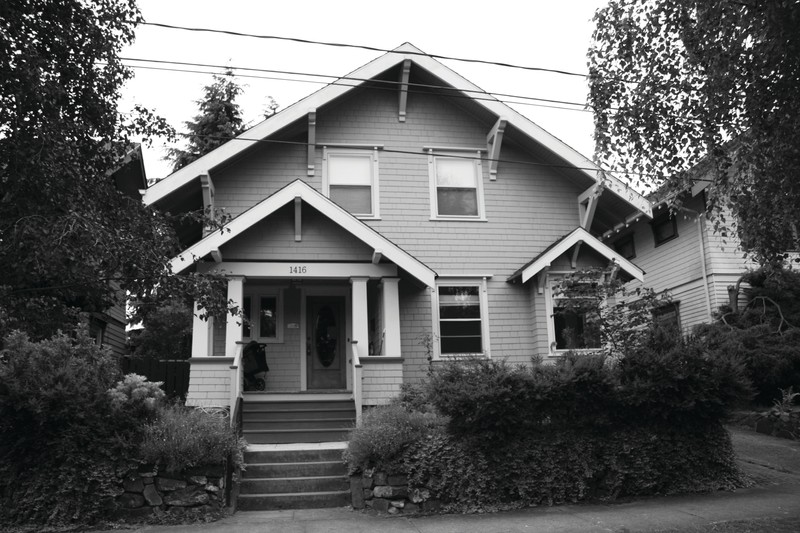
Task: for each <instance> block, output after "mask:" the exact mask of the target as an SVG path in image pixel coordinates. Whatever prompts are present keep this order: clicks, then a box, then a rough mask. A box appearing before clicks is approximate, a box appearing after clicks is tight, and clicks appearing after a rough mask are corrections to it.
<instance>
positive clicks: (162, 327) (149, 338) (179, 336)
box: [131, 299, 192, 359]
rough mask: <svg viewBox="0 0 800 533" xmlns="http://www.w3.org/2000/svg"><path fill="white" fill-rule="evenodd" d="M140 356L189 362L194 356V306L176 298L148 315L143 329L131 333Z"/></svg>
mask: <svg viewBox="0 0 800 533" xmlns="http://www.w3.org/2000/svg"><path fill="white" fill-rule="evenodd" d="M131 345H132V348H133V353H134V355H136V356H137V357H154V358H156V359H189V357H190V356H191V354H192V307H191V305H187V304H186V303H185V302H182V301H181V300H178V299H175V300H171V301H169V302H164V304H162V305H160V306H158V307H157V308H156V309H154V310H153V311H152V312H150V313H148V314H147V321H146V322H145V324H144V328H143V329H141V330H138V331H137V330H134V331H131Z"/></svg>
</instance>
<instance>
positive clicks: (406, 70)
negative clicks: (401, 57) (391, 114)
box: [397, 59, 411, 122]
mask: <svg viewBox="0 0 800 533" xmlns="http://www.w3.org/2000/svg"><path fill="white" fill-rule="evenodd" d="M410 75H411V60H410V59H406V60H405V61H403V69H402V70H401V73H400V106H399V108H400V110H399V114H398V117H397V120H399V121H400V122H405V121H406V104H407V103H408V78H409V76H410Z"/></svg>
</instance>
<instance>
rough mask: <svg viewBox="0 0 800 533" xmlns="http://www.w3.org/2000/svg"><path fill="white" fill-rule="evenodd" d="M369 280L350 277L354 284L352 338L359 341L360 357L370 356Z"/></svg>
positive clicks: (351, 282)
mask: <svg viewBox="0 0 800 533" xmlns="http://www.w3.org/2000/svg"><path fill="white" fill-rule="evenodd" d="M367 280H369V278H350V284H351V285H352V290H353V297H352V312H353V316H352V329H353V332H352V335H353V337H352V340H354V341H358V344H357V347H358V357H359V358H362V357H367V356H369V323H368V321H369V319H368V318H367Z"/></svg>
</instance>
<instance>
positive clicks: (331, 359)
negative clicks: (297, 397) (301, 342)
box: [306, 296, 347, 390]
mask: <svg viewBox="0 0 800 533" xmlns="http://www.w3.org/2000/svg"><path fill="white" fill-rule="evenodd" d="M307 309H308V323H307V324H308V325H307V328H306V331H307V332H308V335H307V338H306V352H307V353H306V358H307V359H306V363H307V364H306V368H307V369H308V388H309V389H312V390H313V389H346V388H347V375H346V373H345V372H346V369H347V365H346V364H345V362H346V360H347V353H346V352H345V346H346V345H345V315H344V313H345V308H344V296H309V297H308V303H307Z"/></svg>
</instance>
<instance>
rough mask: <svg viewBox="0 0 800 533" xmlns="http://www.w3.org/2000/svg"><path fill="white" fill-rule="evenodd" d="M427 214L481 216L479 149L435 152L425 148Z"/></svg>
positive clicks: (477, 217)
mask: <svg viewBox="0 0 800 533" xmlns="http://www.w3.org/2000/svg"><path fill="white" fill-rule="evenodd" d="M428 165H429V167H430V182H431V218H434V219H478V220H482V219H484V217H485V215H484V208H483V168H482V165H481V159H480V152H479V151H478V152H476V153H475V154H474V155H471V154H470V153H469V152H466V151H465V152H460V153H455V152H452V153H451V152H443V153H435V152H434V150H433V149H429V150H428Z"/></svg>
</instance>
